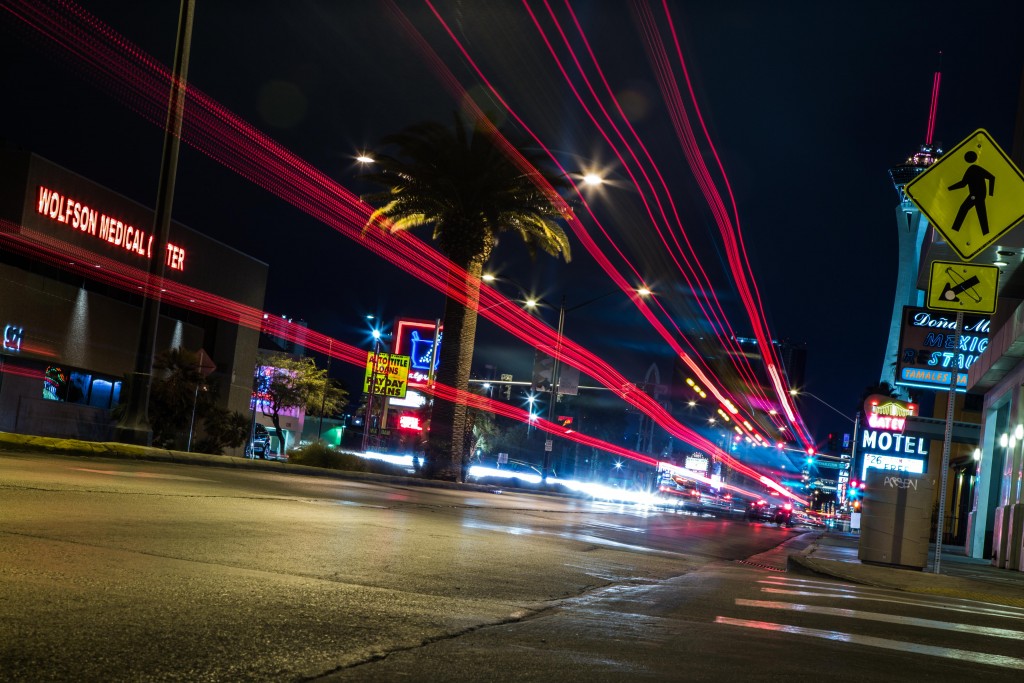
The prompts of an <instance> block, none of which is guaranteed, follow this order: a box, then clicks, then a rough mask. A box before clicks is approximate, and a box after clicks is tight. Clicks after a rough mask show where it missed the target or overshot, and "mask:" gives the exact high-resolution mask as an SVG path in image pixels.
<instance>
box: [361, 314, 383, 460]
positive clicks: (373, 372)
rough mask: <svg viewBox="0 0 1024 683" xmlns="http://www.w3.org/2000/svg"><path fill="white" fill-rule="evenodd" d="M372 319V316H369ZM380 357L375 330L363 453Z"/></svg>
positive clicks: (365, 415) (368, 431)
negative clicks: (378, 358)
mask: <svg viewBox="0 0 1024 683" xmlns="http://www.w3.org/2000/svg"><path fill="white" fill-rule="evenodd" d="M367 317H370V316H367ZM379 355H380V330H379V329H377V328H374V329H373V361H372V363H371V365H370V393H369V395H368V396H367V397H366V411H365V413H364V414H363V452H364V453H365V452H366V446H367V444H368V443H369V437H370V416H371V415H372V413H373V397H374V394H376V392H377V357H378V356H379Z"/></svg>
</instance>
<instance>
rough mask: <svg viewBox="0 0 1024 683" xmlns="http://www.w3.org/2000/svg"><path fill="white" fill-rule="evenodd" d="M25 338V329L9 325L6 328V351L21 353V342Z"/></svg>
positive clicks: (4, 344) (4, 345)
mask: <svg viewBox="0 0 1024 683" xmlns="http://www.w3.org/2000/svg"><path fill="white" fill-rule="evenodd" d="M24 338H25V328H24V327H18V326H17V325H8V326H6V327H5V328H4V343H3V347H4V351H13V352H14V353H18V352H20V351H21V342H22V340H24Z"/></svg>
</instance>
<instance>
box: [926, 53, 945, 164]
mask: <svg viewBox="0 0 1024 683" xmlns="http://www.w3.org/2000/svg"><path fill="white" fill-rule="evenodd" d="M941 80H942V50H939V64H938V67H937V68H936V70H935V75H934V76H933V77H932V104H931V107H930V108H929V110H928V132H927V133H926V134H925V136H924V144H925V146H926V147H931V146H932V138H933V137H934V135H935V117H936V115H937V114H938V110H939V81H941Z"/></svg>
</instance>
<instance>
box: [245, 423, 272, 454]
mask: <svg viewBox="0 0 1024 683" xmlns="http://www.w3.org/2000/svg"><path fill="white" fill-rule="evenodd" d="M248 455H249V457H252V458H267V457H268V456H269V455H270V432H268V431H267V428H266V427H264V426H263V425H261V424H259V423H257V424H256V426H255V427H254V428H253V432H252V442H251V443H250V444H249V453H248Z"/></svg>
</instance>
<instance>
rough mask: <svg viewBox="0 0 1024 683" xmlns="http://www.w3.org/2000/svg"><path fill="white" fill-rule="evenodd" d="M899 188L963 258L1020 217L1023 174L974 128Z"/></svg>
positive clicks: (1023, 216) (1023, 206) (1023, 203)
mask: <svg viewBox="0 0 1024 683" xmlns="http://www.w3.org/2000/svg"><path fill="white" fill-rule="evenodd" d="M903 189H904V191H905V192H906V193H907V196H908V197H910V199H911V200H912V201H913V202H914V204H916V205H917V207H918V208H919V209H921V213H923V214H924V215H925V217H926V218H927V219H928V222H929V223H931V224H932V225H934V226H935V229H936V230H938V231H939V233H940V234H941V235H942V236H943V237H944V238H945V240H946V243H947V244H948V245H949V246H950V248H951V249H952V250H953V251H955V252H956V253H957V255H958V256H959V257H960V258H962V259H963V260H965V261H970V260H971V259H973V258H974V257H975V256H977V255H978V254H980V253H981V252H982V251H983V250H984V249H985V247H987V246H989V245H990V244H992V243H994V242H995V241H996V240H998V239H999V238H1000V237H1002V236H1003V235H1004V234H1006V233H1007V232H1009V230H1010V229H1011V228H1013V227H1014V226H1015V225H1017V223H1019V222H1020V221H1021V219H1024V175H1022V174H1021V172H1020V169H1018V168H1017V167H1016V166H1015V165H1014V164H1013V162H1012V161H1010V158H1009V157H1008V156H1006V152H1004V151H1003V150H1002V149H1000V147H999V145H997V144H996V142H995V140H993V139H992V138H991V136H989V134H988V133H987V132H986V131H984V130H980V129H979V130H976V131H974V133H972V134H971V135H970V137H968V138H967V139H966V140H964V141H963V142H961V143H960V144H958V145H957V146H956V147H954V148H953V149H951V150H949V151H948V152H946V153H945V154H943V155H942V157H941V158H940V159H939V160H938V161H936V162H935V163H934V164H932V166H931V167H930V168H929V169H928V170H927V171H925V172H924V173H922V174H921V175H919V176H917V177H916V178H914V179H913V180H912V181H910V182H909V183H907V185H906V187H905V188H903Z"/></svg>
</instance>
